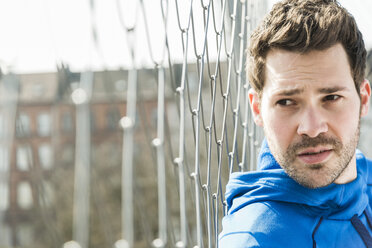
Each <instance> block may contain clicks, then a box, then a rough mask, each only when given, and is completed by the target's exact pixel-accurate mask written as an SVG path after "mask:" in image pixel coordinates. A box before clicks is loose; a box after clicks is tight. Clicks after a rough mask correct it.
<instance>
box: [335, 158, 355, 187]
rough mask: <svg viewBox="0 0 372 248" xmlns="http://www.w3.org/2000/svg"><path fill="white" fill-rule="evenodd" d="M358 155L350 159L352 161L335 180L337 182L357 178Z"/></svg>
mask: <svg viewBox="0 0 372 248" xmlns="http://www.w3.org/2000/svg"><path fill="white" fill-rule="evenodd" d="M357 174H358V173H357V167H356V155H355V154H354V156H353V158H352V159H351V160H350V163H349V164H348V166H347V167H346V168H345V170H344V171H343V172H342V173H341V174H340V176H339V177H338V178H337V179H336V180H335V183H336V184H346V183H350V182H352V181H353V180H355V179H356V178H357Z"/></svg>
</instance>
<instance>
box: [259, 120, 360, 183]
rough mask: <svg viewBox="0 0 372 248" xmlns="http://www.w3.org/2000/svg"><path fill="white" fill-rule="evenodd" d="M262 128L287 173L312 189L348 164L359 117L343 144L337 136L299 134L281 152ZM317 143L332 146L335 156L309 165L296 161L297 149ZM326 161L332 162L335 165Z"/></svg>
mask: <svg viewBox="0 0 372 248" xmlns="http://www.w3.org/2000/svg"><path fill="white" fill-rule="evenodd" d="M264 131H265V135H266V137H267V141H268V144H269V147H270V150H271V152H272V154H273V156H274V158H275V159H276V160H277V162H278V163H279V165H280V166H281V167H282V168H283V169H284V170H285V172H286V173H287V174H288V176H290V177H291V178H292V179H293V180H295V181H296V182H297V183H299V184H301V185H302V186H304V187H307V188H312V189H314V188H320V187H325V186H328V185H330V184H332V183H333V182H334V181H335V180H336V179H337V178H338V177H339V176H340V175H341V174H342V172H343V171H344V170H345V169H346V168H347V167H348V165H349V164H350V162H351V160H352V158H353V157H354V154H355V149H356V147H357V145H358V141H359V133H360V119H359V123H358V127H357V129H356V131H355V133H354V135H353V137H351V139H350V140H349V141H348V143H346V144H345V145H343V144H342V142H341V141H340V140H339V139H338V138H335V137H327V136H326V135H324V134H320V135H319V136H317V137H315V138H310V137H308V136H303V137H301V140H300V141H299V142H296V143H294V144H291V145H290V146H289V147H288V148H287V150H286V151H284V152H283V151H281V150H280V149H279V148H278V147H276V146H275V143H274V142H273V141H272V140H271V139H270V137H269V136H268V135H267V134H268V133H267V131H266V130H264ZM318 145H325V146H327V147H332V149H333V153H334V154H331V155H332V156H333V157H336V160H332V161H330V162H325V163H319V164H312V165H304V164H302V163H300V164H299V163H296V160H297V154H298V152H299V150H301V149H306V148H310V147H316V146H318ZM330 163H336V165H332V164H330ZM315 175H317V178H314V177H315ZM317 179H319V180H317Z"/></svg>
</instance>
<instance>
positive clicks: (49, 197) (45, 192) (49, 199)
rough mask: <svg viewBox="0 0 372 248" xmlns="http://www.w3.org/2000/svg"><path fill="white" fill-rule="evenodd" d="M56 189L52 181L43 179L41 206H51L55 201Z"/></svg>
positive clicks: (40, 197)
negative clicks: (54, 189)
mask: <svg viewBox="0 0 372 248" xmlns="http://www.w3.org/2000/svg"><path fill="white" fill-rule="evenodd" d="M53 197H54V191H53V187H52V185H51V183H50V182H47V181H43V183H42V188H41V191H40V194H39V203H40V205H41V206H46V207H51V205H52V203H53V201H54V198H53Z"/></svg>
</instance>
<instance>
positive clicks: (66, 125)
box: [61, 112, 72, 133]
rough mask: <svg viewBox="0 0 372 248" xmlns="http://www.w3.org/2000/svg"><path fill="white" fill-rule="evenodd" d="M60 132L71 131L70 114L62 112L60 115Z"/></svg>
mask: <svg viewBox="0 0 372 248" xmlns="http://www.w3.org/2000/svg"><path fill="white" fill-rule="evenodd" d="M61 125H62V131H63V132H66V133H68V132H71V131H72V116H71V113H70V112H64V113H63V114H62V124H61Z"/></svg>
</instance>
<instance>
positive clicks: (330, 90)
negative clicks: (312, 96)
mask: <svg viewBox="0 0 372 248" xmlns="http://www.w3.org/2000/svg"><path fill="white" fill-rule="evenodd" d="M345 89H346V87H341V86H334V87H327V88H320V89H318V92H319V93H322V94H332V93H335V92H338V91H343V90H345ZM303 92H304V89H289V90H281V91H280V92H279V93H278V94H277V95H278V96H293V95H297V94H301V93H303Z"/></svg>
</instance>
